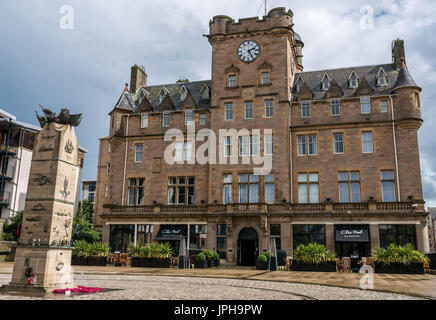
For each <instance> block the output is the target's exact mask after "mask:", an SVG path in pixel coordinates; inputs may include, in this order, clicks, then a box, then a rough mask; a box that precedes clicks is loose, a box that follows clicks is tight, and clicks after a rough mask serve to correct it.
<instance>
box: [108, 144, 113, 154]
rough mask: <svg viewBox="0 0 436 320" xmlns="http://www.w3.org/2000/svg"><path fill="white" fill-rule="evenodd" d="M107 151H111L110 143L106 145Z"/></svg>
mask: <svg viewBox="0 0 436 320" xmlns="http://www.w3.org/2000/svg"><path fill="white" fill-rule="evenodd" d="M107 152H109V153H111V152H112V145H111V144H110V143H109V144H108V146H107Z"/></svg>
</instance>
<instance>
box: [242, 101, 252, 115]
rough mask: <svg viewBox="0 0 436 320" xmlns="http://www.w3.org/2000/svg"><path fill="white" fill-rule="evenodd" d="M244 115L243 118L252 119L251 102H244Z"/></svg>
mask: <svg viewBox="0 0 436 320" xmlns="http://www.w3.org/2000/svg"><path fill="white" fill-rule="evenodd" d="M244 117H245V119H253V102H251V101H250V102H245V105H244Z"/></svg>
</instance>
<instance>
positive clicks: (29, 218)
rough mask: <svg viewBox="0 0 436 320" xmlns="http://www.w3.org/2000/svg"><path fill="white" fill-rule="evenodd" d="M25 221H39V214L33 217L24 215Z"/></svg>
mask: <svg viewBox="0 0 436 320" xmlns="http://www.w3.org/2000/svg"><path fill="white" fill-rule="evenodd" d="M26 221H29V222H38V221H41V216H35V217H31V216H27V217H26Z"/></svg>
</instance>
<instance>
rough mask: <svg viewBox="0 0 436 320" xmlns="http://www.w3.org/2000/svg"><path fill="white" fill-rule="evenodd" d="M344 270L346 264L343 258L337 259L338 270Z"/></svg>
mask: <svg viewBox="0 0 436 320" xmlns="http://www.w3.org/2000/svg"><path fill="white" fill-rule="evenodd" d="M341 271H344V264H343V262H342V260H341V259H339V258H338V259H336V272H341Z"/></svg>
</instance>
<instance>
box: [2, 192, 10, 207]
mask: <svg viewBox="0 0 436 320" xmlns="http://www.w3.org/2000/svg"><path fill="white" fill-rule="evenodd" d="M10 202H11V193H10V192H9V191H3V195H0V206H8V205H9V204H10Z"/></svg>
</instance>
